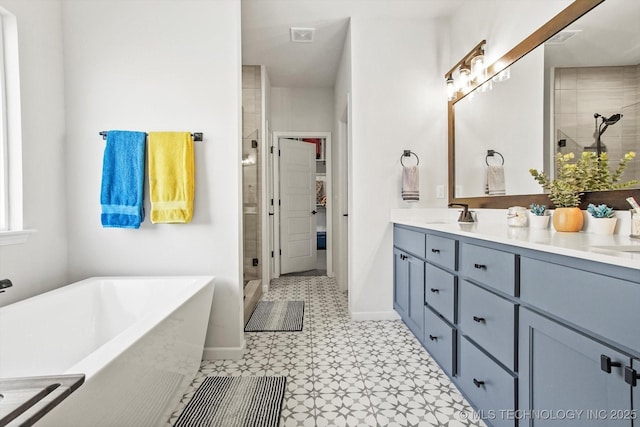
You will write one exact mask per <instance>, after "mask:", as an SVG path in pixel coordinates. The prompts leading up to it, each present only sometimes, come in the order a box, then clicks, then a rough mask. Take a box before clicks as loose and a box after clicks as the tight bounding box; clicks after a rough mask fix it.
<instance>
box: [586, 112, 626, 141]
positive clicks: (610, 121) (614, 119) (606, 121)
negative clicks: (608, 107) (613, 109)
mask: <svg viewBox="0 0 640 427" xmlns="http://www.w3.org/2000/svg"><path fill="white" fill-rule="evenodd" d="M593 117H594V118H595V119H596V125H597V123H598V117H601V118H602V123H600V127H599V129H598V137H600V136H602V134H603V133H604V131H606V130H607V128H608V127H609V126H612V125H615V124H616V123H618V122H619V121H620V119H621V118H622V114H620V113H616V114H613V115H611V116H609V117H608V118H607V117H605V116H603V115H602V114H598V113H595V114H594V115H593Z"/></svg>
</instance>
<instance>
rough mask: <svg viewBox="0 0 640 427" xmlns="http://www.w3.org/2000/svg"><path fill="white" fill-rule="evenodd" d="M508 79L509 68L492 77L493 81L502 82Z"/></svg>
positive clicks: (509, 74) (509, 75)
mask: <svg viewBox="0 0 640 427" xmlns="http://www.w3.org/2000/svg"><path fill="white" fill-rule="evenodd" d="M510 77H511V68H509V67H507V68H505V69H504V70H502V71H500V72H499V73H498V74H496V75H495V76H493V81H494V82H503V81H505V80H509V78H510Z"/></svg>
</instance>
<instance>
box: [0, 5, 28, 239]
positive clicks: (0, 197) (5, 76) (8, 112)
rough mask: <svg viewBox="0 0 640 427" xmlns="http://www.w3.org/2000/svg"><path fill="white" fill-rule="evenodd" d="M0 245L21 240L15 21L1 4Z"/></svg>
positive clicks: (21, 215)
mask: <svg viewBox="0 0 640 427" xmlns="http://www.w3.org/2000/svg"><path fill="white" fill-rule="evenodd" d="M0 122H1V123H0V126H1V128H0V246H4V245H11V244H18V243H24V242H25V241H26V240H27V238H28V236H29V234H30V233H32V232H33V231H34V230H25V229H24V224H23V203H22V197H23V196H22V121H21V106H20V70H19V56H18V24H17V20H16V17H15V16H14V15H12V14H11V13H9V12H8V11H7V10H6V9H4V8H1V7H0Z"/></svg>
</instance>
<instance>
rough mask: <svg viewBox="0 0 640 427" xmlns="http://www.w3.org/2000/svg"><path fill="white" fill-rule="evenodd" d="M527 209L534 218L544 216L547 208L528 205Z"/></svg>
mask: <svg viewBox="0 0 640 427" xmlns="http://www.w3.org/2000/svg"><path fill="white" fill-rule="evenodd" d="M529 209H530V210H531V213H532V214H534V215H535V216H544V212H545V211H546V210H547V206H546V205H538V204H536V203H531V204H530V205H529Z"/></svg>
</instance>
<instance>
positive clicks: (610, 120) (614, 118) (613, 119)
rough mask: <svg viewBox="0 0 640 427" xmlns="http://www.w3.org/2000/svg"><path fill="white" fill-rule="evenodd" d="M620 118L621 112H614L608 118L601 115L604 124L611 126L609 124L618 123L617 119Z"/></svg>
mask: <svg viewBox="0 0 640 427" xmlns="http://www.w3.org/2000/svg"><path fill="white" fill-rule="evenodd" d="M621 118H622V114H620V113H617V114H614V115H612V116H610V117H609V118H608V119H607V118H606V117H603V118H602V121H603V122H604V124H605V125H607V126H611V125H615V124H616V123H618V121H619V120H620V119H621Z"/></svg>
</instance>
